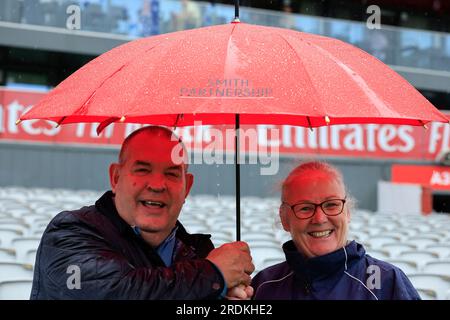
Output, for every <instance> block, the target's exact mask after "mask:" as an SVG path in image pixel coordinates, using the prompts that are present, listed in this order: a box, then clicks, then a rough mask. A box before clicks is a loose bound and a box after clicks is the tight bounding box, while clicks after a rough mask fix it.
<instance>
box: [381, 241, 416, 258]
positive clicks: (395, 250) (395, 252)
mask: <svg viewBox="0 0 450 320" xmlns="http://www.w3.org/2000/svg"><path fill="white" fill-rule="evenodd" d="M383 250H385V251H388V252H389V256H391V257H393V258H395V257H398V256H399V255H400V253H401V252H404V251H414V250H417V247H415V246H413V245H412V244H407V243H399V242H395V243H385V244H384V245H383Z"/></svg>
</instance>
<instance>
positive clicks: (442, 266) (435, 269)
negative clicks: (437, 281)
mask: <svg viewBox="0 0 450 320" xmlns="http://www.w3.org/2000/svg"><path fill="white" fill-rule="evenodd" d="M422 271H423V272H424V273H431V274H440V275H444V276H449V277H450V260H440V261H431V262H428V263H426V264H425V265H424V267H423V269H422Z"/></svg>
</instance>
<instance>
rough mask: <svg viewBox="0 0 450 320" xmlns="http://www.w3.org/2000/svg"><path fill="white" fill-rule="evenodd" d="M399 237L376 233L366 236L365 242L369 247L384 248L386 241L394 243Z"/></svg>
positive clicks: (398, 240)
mask: <svg viewBox="0 0 450 320" xmlns="http://www.w3.org/2000/svg"><path fill="white" fill-rule="evenodd" d="M400 240H401V238H399V237H392V236H384V235H376V236H372V237H370V238H368V239H367V240H366V242H367V243H368V244H369V245H370V247H371V248H374V249H384V248H383V246H384V245H385V244H387V243H393V242H394V243H395V242H400Z"/></svg>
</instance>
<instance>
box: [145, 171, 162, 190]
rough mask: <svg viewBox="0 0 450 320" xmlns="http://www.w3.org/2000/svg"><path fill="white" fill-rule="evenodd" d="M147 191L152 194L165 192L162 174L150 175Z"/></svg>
mask: <svg viewBox="0 0 450 320" xmlns="http://www.w3.org/2000/svg"><path fill="white" fill-rule="evenodd" d="M147 189H149V190H151V191H153V192H164V191H165V190H166V180H165V179H164V175H163V174H152V175H150V177H149V178H148V180H147Z"/></svg>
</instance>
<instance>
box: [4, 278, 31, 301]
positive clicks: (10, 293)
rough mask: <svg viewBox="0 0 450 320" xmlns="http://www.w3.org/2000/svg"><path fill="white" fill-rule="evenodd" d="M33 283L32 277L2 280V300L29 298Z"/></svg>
mask: <svg viewBox="0 0 450 320" xmlns="http://www.w3.org/2000/svg"><path fill="white" fill-rule="evenodd" d="M32 284H33V281H32V280H30V279H23V280H8V281H0V300H29V299H30V294H31V287H32Z"/></svg>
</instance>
